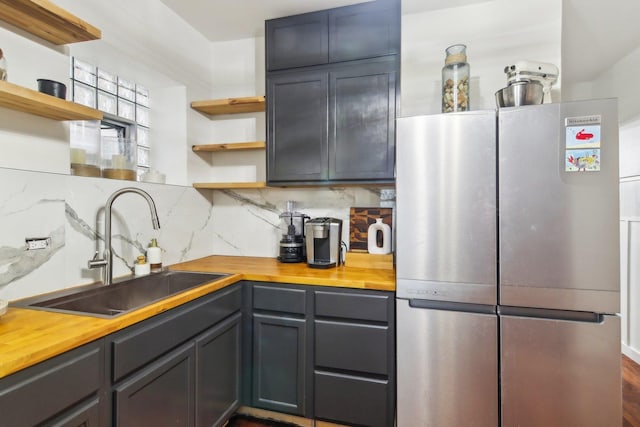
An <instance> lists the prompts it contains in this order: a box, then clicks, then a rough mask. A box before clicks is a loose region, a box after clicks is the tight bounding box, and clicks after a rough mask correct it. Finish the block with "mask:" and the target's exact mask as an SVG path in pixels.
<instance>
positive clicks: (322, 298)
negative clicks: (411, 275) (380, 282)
mask: <svg viewBox="0 0 640 427" xmlns="http://www.w3.org/2000/svg"><path fill="white" fill-rule="evenodd" d="M392 301H393V294H391V293H382V292H381V293H380V294H365V293H354V292H351V293H346V292H330V291H316V293H315V309H316V316H326V317H341V318H344V319H355V320H368V321H374V322H388V321H389V318H390V317H391V316H390V314H392V313H390V310H391V309H392V305H391V302H392Z"/></svg>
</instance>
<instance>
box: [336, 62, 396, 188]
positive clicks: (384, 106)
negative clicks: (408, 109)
mask: <svg viewBox="0 0 640 427" xmlns="http://www.w3.org/2000/svg"><path fill="white" fill-rule="evenodd" d="M397 74H398V72H397V64H396V61H395V58H394V59H392V60H391V61H384V62H373V63H360V64H357V65H352V66H349V67H346V68H344V69H341V70H336V71H332V72H331V73H330V82H329V87H330V92H329V105H330V106H331V108H330V109H331V110H332V114H331V115H330V116H329V179H331V180H386V181H392V180H393V178H394V167H395V122H396V120H395V119H396V115H395V112H396V91H397V82H398V78H397Z"/></svg>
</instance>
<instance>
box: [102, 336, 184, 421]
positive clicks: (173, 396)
mask: <svg viewBox="0 0 640 427" xmlns="http://www.w3.org/2000/svg"><path fill="white" fill-rule="evenodd" d="M194 353H195V352H194V345H193V344H189V345H186V346H183V347H180V348H178V349H177V350H175V351H173V352H171V353H169V354H167V355H166V356H164V357H162V358H160V359H159V360H157V361H155V362H153V363H151V364H149V365H148V366H147V367H146V368H144V369H142V370H141V371H140V372H139V373H137V374H136V375H134V376H133V377H131V378H130V379H129V380H127V381H125V382H124V383H122V384H121V385H119V386H117V387H116V388H115V391H114V403H115V408H114V410H115V416H114V417H115V423H116V425H118V426H162V425H176V426H193V425H194V422H193V413H194V392H195V387H194V366H195V357H194Z"/></svg>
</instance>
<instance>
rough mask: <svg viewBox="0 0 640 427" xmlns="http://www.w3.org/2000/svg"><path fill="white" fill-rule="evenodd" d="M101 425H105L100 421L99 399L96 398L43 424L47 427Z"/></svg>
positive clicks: (89, 426) (88, 426)
mask: <svg viewBox="0 0 640 427" xmlns="http://www.w3.org/2000/svg"><path fill="white" fill-rule="evenodd" d="M102 424H105V423H104V422H103V420H101V419H100V399H99V398H98V397H94V398H92V399H90V400H89V401H87V402H84V403H82V404H79V405H76V406H74V407H73V408H72V409H70V410H68V411H66V412H65V413H64V414H63V415H61V416H59V417H56V418H55V419H52V420H49V421H47V422H46V423H44V425H46V426H48V427H91V426H99V425H102Z"/></svg>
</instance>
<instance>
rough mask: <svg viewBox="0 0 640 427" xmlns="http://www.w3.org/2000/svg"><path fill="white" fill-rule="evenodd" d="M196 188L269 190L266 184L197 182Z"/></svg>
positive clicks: (194, 185)
mask: <svg viewBox="0 0 640 427" xmlns="http://www.w3.org/2000/svg"><path fill="white" fill-rule="evenodd" d="M193 187H194V188H197V189H199V190H233V189H261V188H267V183H266V182H260V181H259V182H196V183H194V184H193Z"/></svg>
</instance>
